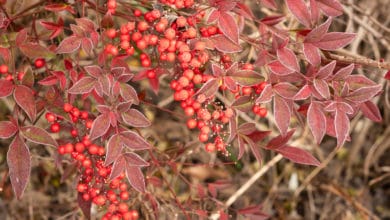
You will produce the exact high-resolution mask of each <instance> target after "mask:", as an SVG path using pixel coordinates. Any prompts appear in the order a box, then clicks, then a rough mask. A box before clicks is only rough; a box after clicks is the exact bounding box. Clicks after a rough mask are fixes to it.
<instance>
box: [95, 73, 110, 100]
mask: <svg viewBox="0 0 390 220" xmlns="http://www.w3.org/2000/svg"><path fill="white" fill-rule="evenodd" d="M98 84H99V86H100V87H101V88H102V92H103V94H106V95H108V96H109V95H110V91H111V82H110V79H109V78H108V76H107V75H102V76H100V77H99V78H98Z"/></svg>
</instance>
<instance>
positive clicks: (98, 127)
mask: <svg viewBox="0 0 390 220" xmlns="http://www.w3.org/2000/svg"><path fill="white" fill-rule="evenodd" d="M110 123H111V122H110V115H109V114H101V115H99V116H98V117H97V118H96V119H95V120H94V121H93V123H92V128H91V132H90V135H89V138H90V140H91V141H92V140H95V139H96V138H98V137H100V136H102V135H104V134H105V133H106V132H107V131H108V129H109V128H110Z"/></svg>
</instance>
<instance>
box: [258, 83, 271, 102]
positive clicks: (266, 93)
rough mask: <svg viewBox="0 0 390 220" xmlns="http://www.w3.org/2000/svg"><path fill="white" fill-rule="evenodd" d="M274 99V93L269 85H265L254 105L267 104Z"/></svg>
mask: <svg viewBox="0 0 390 220" xmlns="http://www.w3.org/2000/svg"><path fill="white" fill-rule="evenodd" d="M272 97H274V92H273V89H272V85H271V84H267V85H266V86H265V87H264V89H263V91H262V92H261V94H260V96H259V98H257V99H256V103H267V102H270V101H271V100H272Z"/></svg>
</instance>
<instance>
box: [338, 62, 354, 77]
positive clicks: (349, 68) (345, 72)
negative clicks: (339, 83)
mask: <svg viewBox="0 0 390 220" xmlns="http://www.w3.org/2000/svg"><path fill="white" fill-rule="evenodd" d="M354 68H355V65H354V64H350V65H348V66H346V67H344V68H341V69H339V70H338V71H337V72H336V73H335V74H334V75H333V78H332V79H333V80H344V79H345V78H346V77H347V76H349V75H351V73H352V71H353V69H354Z"/></svg>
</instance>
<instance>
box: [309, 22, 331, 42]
mask: <svg viewBox="0 0 390 220" xmlns="http://www.w3.org/2000/svg"><path fill="white" fill-rule="evenodd" d="M331 23H332V18H328V20H326V22H324V23H322V24H321V25H319V26H318V27H316V28H314V29H313V30H311V31H310V32H309V33H308V34H307V35H306V37H305V41H304V43H313V42H318V41H320V40H321V39H322V37H323V36H324V34H326V33H327V32H328V30H329V26H330V24H331Z"/></svg>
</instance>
